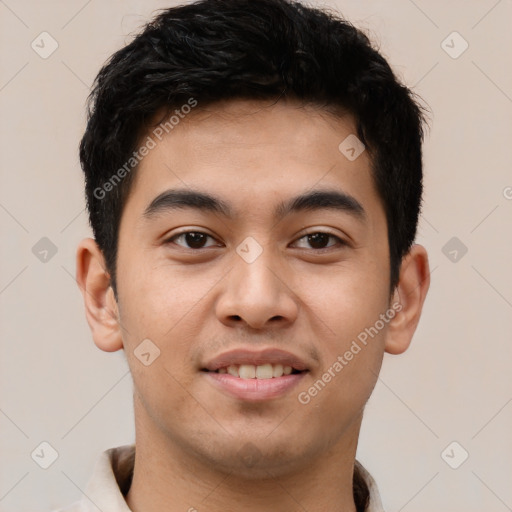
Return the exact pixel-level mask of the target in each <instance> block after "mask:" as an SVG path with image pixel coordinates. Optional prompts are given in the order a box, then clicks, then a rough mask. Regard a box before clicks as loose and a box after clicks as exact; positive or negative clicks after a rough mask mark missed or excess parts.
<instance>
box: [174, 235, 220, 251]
mask: <svg viewBox="0 0 512 512" xmlns="http://www.w3.org/2000/svg"><path fill="white" fill-rule="evenodd" d="M208 238H211V239H212V240H215V239H214V238H213V237H212V236H210V235H208V234H207V233H203V232H202V231H185V232H183V233H179V234H177V235H174V236H172V237H171V238H169V239H168V240H167V241H166V243H170V242H173V243H176V241H177V240H182V241H184V243H185V244H188V245H182V244H180V243H176V245H179V246H180V247H185V249H203V248H205V247H211V246H208V245H205V242H206V240H207V239H208ZM213 245H216V244H213Z"/></svg>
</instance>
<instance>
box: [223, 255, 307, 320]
mask: <svg viewBox="0 0 512 512" xmlns="http://www.w3.org/2000/svg"><path fill="white" fill-rule="evenodd" d="M234 258H235V263H234V267H233V268H232V271H231V272H229V273H228V274H227V276H226V279H225V280H224V282H225V288H224V289H223V292H222V293H221V296H220V297H219V300H218V301H217V304H216V315H217V317H218V319H219V320H220V321H221V322H222V323H224V324H225V325H228V326H231V327H233V326H237V325H241V324H244V325H245V326H248V327H251V328H253V329H265V328H270V327H272V328H275V327H276V326H278V325H279V326H281V327H285V326H288V325H290V324H292V323H293V322H294V321H295V320H296V318H297V314H298V310H299V307H298V301H297V300H296V296H295V293H294V291H293V289H292V287H293V285H292V283H291V282H290V277H289V273H287V272H286V271H284V269H283V266H282V265H280V264H279V262H277V260H276V257H275V255H273V254H271V251H270V250H267V249H265V250H264V251H263V252H262V254H260V256H259V257H258V258H257V259H256V260H255V261H252V262H250V263H249V262H247V261H245V260H244V259H243V258H241V257H239V256H238V255H237V254H236V255H234Z"/></svg>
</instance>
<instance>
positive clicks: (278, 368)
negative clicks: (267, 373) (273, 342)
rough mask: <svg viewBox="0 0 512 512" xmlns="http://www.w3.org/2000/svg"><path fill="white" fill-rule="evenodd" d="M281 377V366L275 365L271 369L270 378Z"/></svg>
mask: <svg viewBox="0 0 512 512" xmlns="http://www.w3.org/2000/svg"><path fill="white" fill-rule="evenodd" d="M281 375H283V365H282V364H275V365H274V367H273V368H272V377H281Z"/></svg>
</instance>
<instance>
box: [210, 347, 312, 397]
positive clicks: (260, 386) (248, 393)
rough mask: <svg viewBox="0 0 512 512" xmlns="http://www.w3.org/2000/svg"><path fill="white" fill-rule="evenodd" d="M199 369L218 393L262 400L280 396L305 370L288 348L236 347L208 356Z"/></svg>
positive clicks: (294, 384) (304, 366)
mask: <svg viewBox="0 0 512 512" xmlns="http://www.w3.org/2000/svg"><path fill="white" fill-rule="evenodd" d="M201 372H203V373H204V374H206V376H207V377H208V381H209V382H210V383H211V384H212V385H213V386H214V387H215V388H216V389H218V390H220V391H221V392H222V393H224V394H226V395H228V396H231V397H234V398H237V399H239V400H246V401H247V400H248V401H262V400H269V399H275V398H278V397H282V396H284V395H285V394H287V393H288V392H290V391H291V389H292V388H293V387H295V386H296V385H297V384H298V383H299V381H301V380H302V378H303V377H304V376H305V375H306V374H307V373H308V372H309V369H308V368H307V367H306V364H305V363H304V362H303V361H302V360H300V359H299V358H298V357H296V356H294V355H293V354H291V353H289V352H284V351H281V350H276V349H270V350H264V351H259V352H254V351H250V350H236V351H232V352H228V353H225V354H221V355H220V356H218V357H216V358H214V359H213V360H211V361H210V362H209V363H208V364H206V365H205V366H204V367H203V368H201Z"/></svg>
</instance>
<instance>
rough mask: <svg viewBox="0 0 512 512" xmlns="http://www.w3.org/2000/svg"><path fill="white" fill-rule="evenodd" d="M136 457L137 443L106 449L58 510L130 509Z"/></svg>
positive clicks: (374, 498)
mask: <svg viewBox="0 0 512 512" xmlns="http://www.w3.org/2000/svg"><path fill="white" fill-rule="evenodd" d="M134 460H135V445H125V446H119V447H117V448H110V449H109V450H106V451H104V452H103V453H102V454H101V456H100V457H99V459H98V461H97V463H96V467H95V469H94V473H93V475H92V478H91V480H90V481H89V483H88V485H87V488H86V490H85V492H84V496H83V497H82V499H81V500H79V501H77V502H75V503H73V504H71V505H70V506H69V507H66V508H63V509H58V510H56V511H55V512H98V510H102V511H103V512H131V509H130V508H129V507H128V505H127V504H126V501H125V499H124V495H125V494H126V493H127V492H128V489H129V487H130V484H131V478H132V473H133V465H134ZM359 469H360V471H361V474H362V476H363V478H364V479H365V481H366V483H367V485H368V489H369V491H370V505H369V507H368V508H367V509H366V512H384V509H383V508H382V503H381V500H380V495H379V491H378V489H377V485H376V484H375V481H374V480H373V478H372V477H371V475H370V474H369V473H368V471H366V470H365V469H364V468H363V467H362V466H361V465H359Z"/></svg>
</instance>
